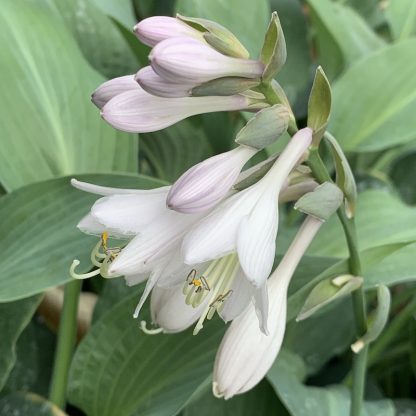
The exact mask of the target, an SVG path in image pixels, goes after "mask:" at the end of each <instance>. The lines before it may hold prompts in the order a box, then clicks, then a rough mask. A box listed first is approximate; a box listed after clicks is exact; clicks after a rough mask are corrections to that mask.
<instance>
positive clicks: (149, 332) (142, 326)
mask: <svg viewBox="0 0 416 416" xmlns="http://www.w3.org/2000/svg"><path fill="white" fill-rule="evenodd" d="M140 329H141V330H142V331H143V332H144V333H145V334H147V335H157V334H160V333H162V332H163V328H155V329H148V328H147V323H146V321H140Z"/></svg>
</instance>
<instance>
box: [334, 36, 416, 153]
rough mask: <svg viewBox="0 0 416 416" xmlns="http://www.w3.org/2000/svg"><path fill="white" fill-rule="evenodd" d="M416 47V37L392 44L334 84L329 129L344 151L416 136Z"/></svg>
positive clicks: (371, 148) (382, 146)
mask: <svg viewBox="0 0 416 416" xmlns="http://www.w3.org/2000/svg"><path fill="white" fill-rule="evenodd" d="M415 51H416V39H411V40H406V41H403V42H400V43H398V44H396V45H392V46H389V47H386V48H384V49H382V50H380V51H378V52H376V53H374V54H373V55H370V56H369V57H367V58H366V59H363V60H361V61H360V62H359V63H357V64H356V65H354V66H353V67H351V68H350V69H349V70H348V71H346V72H345V74H344V75H343V76H342V77H340V78H339V80H338V81H337V82H336V83H335V84H334V85H333V88H332V92H333V106H332V108H333V112H332V116H331V121H330V125H329V130H330V131H331V132H332V133H333V135H334V136H335V137H336V138H337V140H338V142H339V143H340V145H341V147H342V148H343V149H344V150H347V151H349V150H350V151H351V150H354V151H357V152H369V151H376V150H382V149H386V148H389V147H392V146H395V145H398V144H402V143H408V142H410V141H412V140H414V139H415V138H416V118H415V117H414V108H415V105H416V93H415V91H416V59H414V58H415V57H416V52H415ZM381 68H382V70H381Z"/></svg>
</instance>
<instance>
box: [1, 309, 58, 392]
mask: <svg viewBox="0 0 416 416" xmlns="http://www.w3.org/2000/svg"><path fill="white" fill-rule="evenodd" d="M19 302H22V301H17V302H14V303H19ZM0 307H1V305H0ZM55 343H56V335H55V334H53V333H52V332H51V331H50V330H49V329H48V328H47V327H46V326H45V323H42V322H41V320H40V319H32V321H31V322H30V323H29V325H28V326H27V327H26V328H25V329H24V331H23V332H22V334H21V335H20V337H19V339H18V341H17V344H16V362H15V364H14V367H13V370H12V371H11V373H10V375H9V377H8V379H7V383H6V385H5V386H4V392H13V391H19V392H32V393H36V394H39V395H41V396H45V397H46V396H47V395H48V393H49V383H50V380H51V374H52V365H53V361H54V355H55Z"/></svg>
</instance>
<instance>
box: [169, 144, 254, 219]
mask: <svg viewBox="0 0 416 416" xmlns="http://www.w3.org/2000/svg"><path fill="white" fill-rule="evenodd" d="M257 151H258V150H257V149H253V148H251V147H247V146H239V147H237V148H235V149H233V150H230V151H228V152H225V153H221V154H219V155H216V156H213V157H211V158H209V159H207V160H204V161H203V162H201V163H198V164H197V165H195V166H193V167H192V168H190V169H189V170H188V171H186V172H185V173H184V174H183V175H182V176H181V177H180V178H179V179H178V180H177V181H176V182H175V183H174V184H173V186H172V188H171V189H170V191H169V194H168V197H167V204H168V206H169V208H171V209H173V210H175V211H178V212H184V213H196V212H202V211H207V210H208V209H210V208H212V207H213V206H214V205H216V204H217V203H218V202H220V201H221V200H222V199H223V198H224V197H225V195H226V194H227V192H228V191H229V189H230V188H231V186H232V185H233V184H234V182H235V181H236V179H237V177H238V175H239V174H240V171H241V169H242V168H243V166H244V165H245V164H246V162H247V161H248V160H249V159H250V158H251V157H252V156H254V155H255V154H256V153H257Z"/></svg>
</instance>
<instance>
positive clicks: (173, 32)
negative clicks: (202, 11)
mask: <svg viewBox="0 0 416 416" xmlns="http://www.w3.org/2000/svg"><path fill="white" fill-rule="evenodd" d="M134 33H135V35H136V36H137V37H138V39H139V40H140V41H141V42H142V43H144V44H145V45H148V46H155V45H157V44H158V43H159V42H161V41H162V40H165V39H169V38H174V37H186V36H189V37H191V38H195V39H200V40H201V41H202V40H203V37H202V33H201V32H200V31H198V30H196V29H193V28H192V27H191V26H189V25H187V24H186V23H184V22H182V21H181V20H179V19H177V18H175V17H168V16H152V17H148V18H147V19H143V20H142V21H140V22H139V23H137V25H136V26H134Z"/></svg>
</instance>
